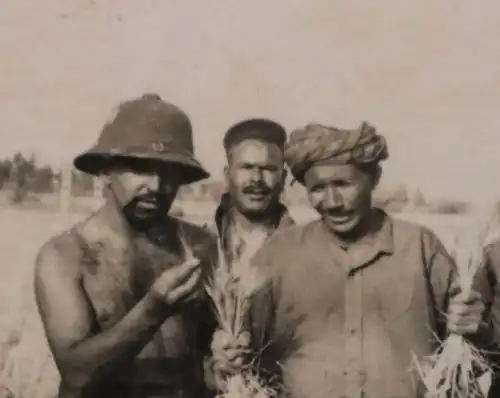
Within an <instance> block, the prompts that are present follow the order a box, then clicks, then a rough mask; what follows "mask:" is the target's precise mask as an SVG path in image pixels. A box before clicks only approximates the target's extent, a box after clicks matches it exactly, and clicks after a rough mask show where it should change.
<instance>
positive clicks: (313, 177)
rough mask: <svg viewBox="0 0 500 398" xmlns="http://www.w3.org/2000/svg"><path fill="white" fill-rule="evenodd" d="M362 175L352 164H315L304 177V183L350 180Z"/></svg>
mask: <svg viewBox="0 0 500 398" xmlns="http://www.w3.org/2000/svg"><path fill="white" fill-rule="evenodd" d="M362 174H363V173H362V172H361V171H360V170H359V168H358V167H356V166H355V165H353V164H330V163H325V164H317V165H314V166H313V167H311V168H310V169H309V170H308V171H307V173H306V175H305V176H304V177H305V180H306V181H320V180H321V181H323V180H347V179H349V180H352V179H357V178H359V177H360V176H361V175H362Z"/></svg>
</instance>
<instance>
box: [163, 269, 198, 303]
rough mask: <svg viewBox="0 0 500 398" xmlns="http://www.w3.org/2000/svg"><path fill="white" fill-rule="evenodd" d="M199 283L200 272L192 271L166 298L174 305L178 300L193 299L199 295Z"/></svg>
mask: <svg viewBox="0 0 500 398" xmlns="http://www.w3.org/2000/svg"><path fill="white" fill-rule="evenodd" d="M200 282H201V270H200V269H197V270H195V271H192V272H191V273H190V274H189V276H188V277H187V279H185V280H184V281H183V282H182V284H180V285H179V286H177V287H175V288H174V289H173V290H172V291H171V292H170V293H169V295H168V296H169V297H168V301H170V302H171V303H176V302H178V301H180V300H183V301H184V300H186V299H188V298H189V299H193V298H194V297H195V296H197V295H198V294H199V284H200Z"/></svg>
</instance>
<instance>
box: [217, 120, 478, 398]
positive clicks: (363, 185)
mask: <svg viewBox="0 0 500 398" xmlns="http://www.w3.org/2000/svg"><path fill="white" fill-rule="evenodd" d="M387 156H388V150H387V144H386V141H385V139H384V137H383V136H381V135H380V134H378V133H377V131H376V130H375V128H374V127H372V126H370V125H369V124H367V123H363V124H362V125H361V126H360V127H359V128H356V129H352V130H351V129H339V128H335V127H328V126H323V125H320V124H310V125H307V126H305V127H304V128H303V129H299V130H296V131H294V132H292V134H291V137H290V140H289V143H288V145H287V147H286V149H285V159H286V162H287V164H288V166H289V168H290V170H291V173H292V175H293V177H294V178H295V180H297V181H299V182H300V183H301V184H303V185H304V187H305V188H306V190H307V192H308V197H309V201H310V204H311V206H312V207H313V208H314V209H315V210H316V211H317V212H318V213H319V215H320V216H321V217H320V219H319V220H314V221H311V222H309V223H307V224H305V225H300V226H296V227H292V228H288V229H286V230H283V231H282V232H280V233H278V234H276V235H274V236H273V237H272V238H271V239H270V240H269V241H268V242H266V243H265V244H264V246H263V247H262V249H261V250H259V251H258V252H257V253H256V255H255V257H254V259H255V265H256V266H257V267H259V269H260V270H261V271H262V274H263V275H264V276H265V278H264V279H265V280H266V282H264V283H263V285H262V287H261V288H260V289H259V290H258V292H256V293H255V295H254V297H253V299H252V301H253V311H252V315H251V322H250V325H251V335H252V344H253V346H254V347H253V348H254V352H262V357H261V366H262V367H263V368H264V370H267V372H263V373H268V374H274V375H275V376H276V375H279V380H280V381H281V383H280V384H282V386H283V388H284V392H285V393H286V396H287V397H291V398H299V397H300V398H306V397H307V398H341V397H349V398H362V397H366V398H370V397H398V398H416V397H423V396H424V395H423V390H422V389H421V386H420V385H419V383H418V382H417V378H416V377H415V374H414V373H412V372H411V371H410V369H411V368H412V354H415V355H416V356H417V357H423V356H425V355H429V354H432V353H433V350H434V349H435V348H436V347H437V345H438V339H439V338H443V337H444V336H445V334H446V333H447V332H450V331H453V332H455V333H460V334H469V333H475V332H477V330H478V328H479V326H478V325H479V323H480V320H481V317H482V311H483V306H482V303H481V302H480V300H479V297H478V296H477V295H476V294H473V295H472V296H471V297H461V296H460V295H459V293H460V292H459V289H455V283H454V275H455V266H454V263H453V260H452V259H451V258H450V256H449V255H448V253H447V252H446V250H445V248H444V247H443V245H442V244H441V242H440V241H439V239H438V238H437V237H436V236H435V235H434V234H433V233H432V232H431V231H429V230H427V229H425V228H422V227H420V226H417V225H414V224H411V223H408V222H404V221H400V220H397V219H394V218H392V217H391V216H389V215H388V214H386V213H385V212H384V211H382V210H380V209H377V208H375V207H374V206H373V205H372V192H373V190H374V189H375V187H376V186H377V184H378V182H379V179H380V176H381V167H380V163H381V162H382V161H383V160H385V159H386V158H387ZM445 314H447V316H446V315H445ZM233 346H234V347H238V345H237V343H234V344H233ZM227 351H229V350H227ZM233 351H234V350H233ZM229 355H231V356H233V355H234V352H229V354H228V355H227V356H229ZM223 356H224V353H222V352H220V353H218V355H217V356H216V357H217V358H220V357H223ZM278 364H279V366H278Z"/></svg>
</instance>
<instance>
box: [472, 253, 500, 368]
mask: <svg viewBox="0 0 500 398" xmlns="http://www.w3.org/2000/svg"><path fill="white" fill-rule="evenodd" d="M499 249H500V245H489V246H487V247H486V248H485V250H484V254H483V260H484V261H483V268H482V272H481V276H480V278H479V279H480V286H479V287H478V286H475V289H476V290H477V291H479V292H480V293H481V297H482V299H483V303H484V305H485V317H484V324H485V325H486V326H488V327H489V328H490V329H491V334H492V335H491V336H490V337H491V339H492V340H493V341H492V342H490V347H488V348H489V349H488V351H489V352H490V353H491V354H490V360H491V361H492V362H493V363H494V365H495V367H496V368H497V369H498V367H499V366H500V356H499V354H498V352H499V347H500V324H499V322H495V320H500V307H499V306H497V305H495V294H496V290H497V289H496V286H497V284H498V276H497V275H498V274H497V272H498V270H499V269H500V263H498V260H500V251H499ZM476 284H479V282H476ZM483 344H484V343H483ZM483 344H482V345H483Z"/></svg>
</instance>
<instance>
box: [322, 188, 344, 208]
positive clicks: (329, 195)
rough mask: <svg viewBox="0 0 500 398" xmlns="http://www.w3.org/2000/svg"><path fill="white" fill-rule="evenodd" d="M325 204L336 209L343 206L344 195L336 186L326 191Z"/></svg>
mask: <svg viewBox="0 0 500 398" xmlns="http://www.w3.org/2000/svg"><path fill="white" fill-rule="evenodd" d="M324 206H325V207H326V208H328V209H334V208H338V207H341V206H342V197H341V195H340V194H339V192H338V191H337V189H335V187H328V188H327V189H326V191H325V199H324Z"/></svg>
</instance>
